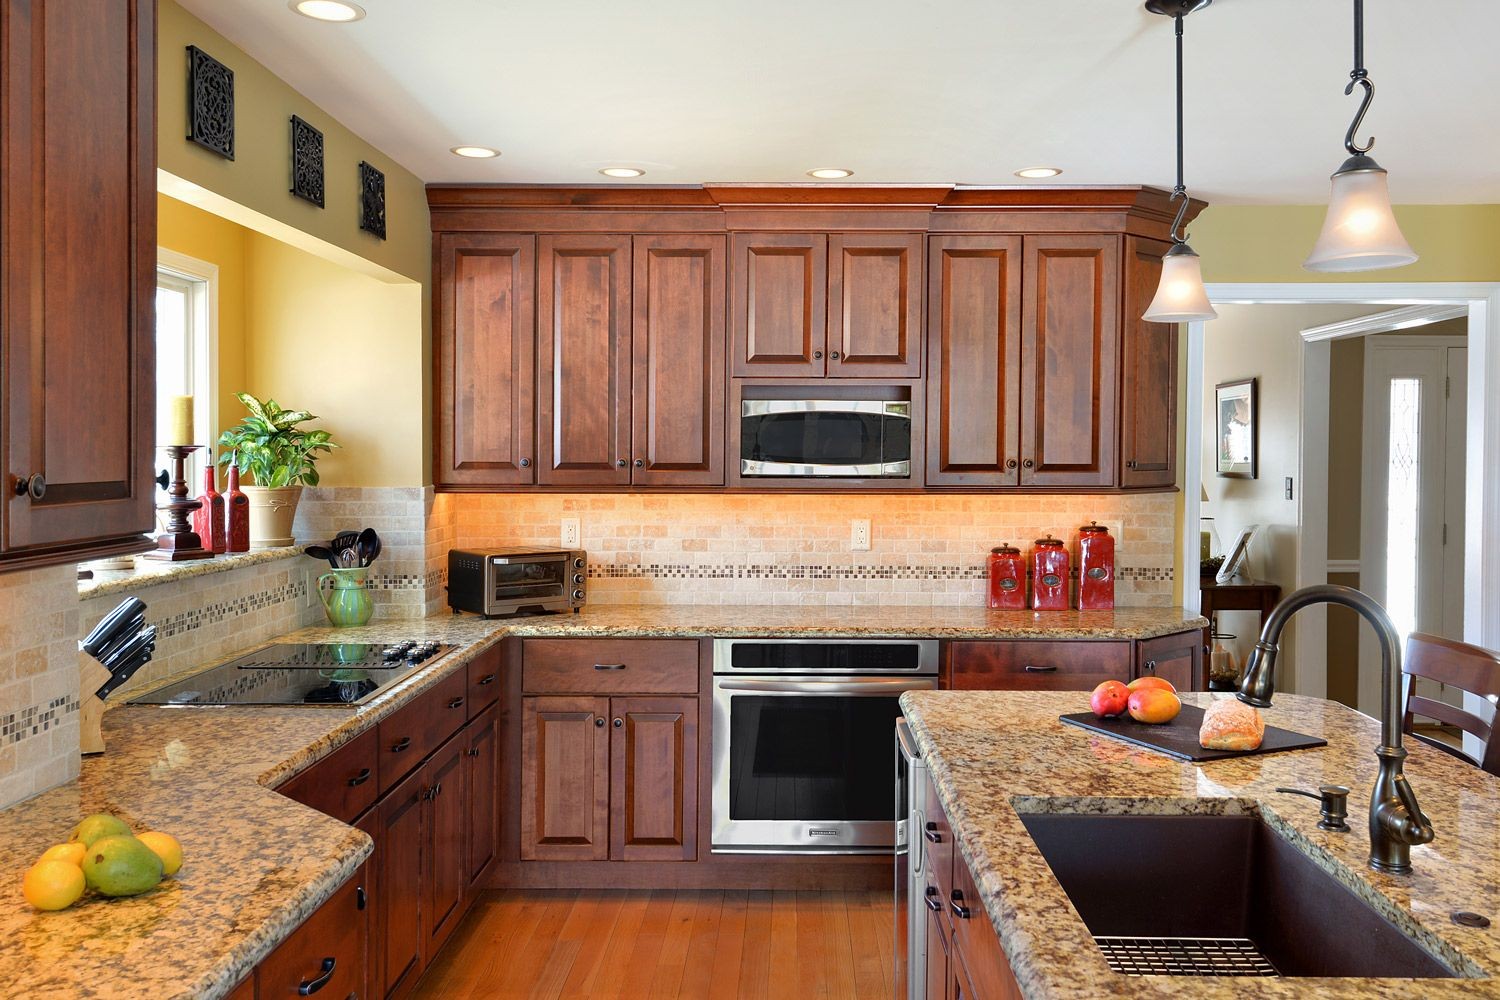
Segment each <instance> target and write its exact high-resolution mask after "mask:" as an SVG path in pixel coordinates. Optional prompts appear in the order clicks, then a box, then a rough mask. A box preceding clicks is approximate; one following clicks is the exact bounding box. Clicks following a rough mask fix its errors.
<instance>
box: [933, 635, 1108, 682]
mask: <svg viewBox="0 0 1500 1000" xmlns="http://www.w3.org/2000/svg"><path fill="white" fill-rule="evenodd" d="M952 667H953V676H952V686H953V687H954V688H955V689H958V690H961V691H985V690H1002V691H1003V690H1012V691H1088V690H1092V689H1093V688H1094V687H1095V686H1097V685H1098V684H1099V683H1100V682H1101V681H1107V680H1117V681H1128V680H1130V643H1128V642H1087V641H1074V642H955V643H954V644H953V647H952Z"/></svg>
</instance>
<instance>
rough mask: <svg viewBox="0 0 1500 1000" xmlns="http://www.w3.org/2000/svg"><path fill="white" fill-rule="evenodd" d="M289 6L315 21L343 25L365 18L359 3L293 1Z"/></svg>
mask: <svg viewBox="0 0 1500 1000" xmlns="http://www.w3.org/2000/svg"><path fill="white" fill-rule="evenodd" d="M287 6H288V7H290V8H291V9H292V10H294V11H296V12H297V13H298V14H301V15H302V16H303V17H310V18H312V19H313V20H315V21H335V22H338V23H341V24H342V23H345V22H348V21H358V20H359V19H360V18H362V17H364V16H365V9H364V8H363V7H361V6H360V5H359V4H357V3H349V2H348V0H292V2H291V3H289V4H287Z"/></svg>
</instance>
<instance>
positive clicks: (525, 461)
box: [521, 458, 531, 469]
mask: <svg viewBox="0 0 1500 1000" xmlns="http://www.w3.org/2000/svg"><path fill="white" fill-rule="evenodd" d="M521 468H523V469H529V468H531V459H529V458H523V459H521Z"/></svg>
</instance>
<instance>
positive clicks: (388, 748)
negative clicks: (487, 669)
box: [379, 670, 469, 795]
mask: <svg viewBox="0 0 1500 1000" xmlns="http://www.w3.org/2000/svg"><path fill="white" fill-rule="evenodd" d="M468 686H469V678H468V675H467V674H466V673H465V672H464V671H462V670H458V671H455V672H454V673H452V674H449V675H448V676H447V677H444V678H443V679H442V680H441V681H439V682H438V683H437V685H436V686H435V687H432V688H430V689H428V690H427V692H426V693H424V694H421V695H418V696H417V698H416V700H415V701H413V702H411V704H409V705H407V706H405V707H404V708H401V709H400V710H398V711H397V712H396V713H395V714H394V715H392V716H390V717H389V718H387V719H382V720H381V722H380V766H379V773H380V792H381V794H382V795H383V794H385V792H386V791H388V790H389V789H391V788H393V787H394V786H395V784H396V783H397V782H398V781H400V780H401V779H402V778H404V777H405V776H406V775H407V773H408V772H410V771H411V769H412V768H414V767H416V766H417V765H418V764H420V763H422V760H423V758H425V757H426V756H427V755H428V754H430V753H432V751H434V750H436V749H437V748H438V747H439V746H440V745H441V744H442V742H443V741H444V740H446V739H447V738H448V737H450V736H452V735H453V734H454V733H456V732H458V728H459V727H460V726H462V725H463V724H464V723H465V722H467V721H468V713H467V712H466V711H465V708H464V706H465V705H467V704H468V701H469V697H468V693H467V692H468Z"/></svg>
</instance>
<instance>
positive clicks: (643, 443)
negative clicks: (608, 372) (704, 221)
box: [629, 234, 726, 486]
mask: <svg viewBox="0 0 1500 1000" xmlns="http://www.w3.org/2000/svg"><path fill="white" fill-rule="evenodd" d="M634 246H635V259H634V267H633V269H632V273H633V284H634V295H633V299H632V309H633V319H632V322H631V327H630V340H631V359H632V360H631V391H630V400H629V402H630V404H631V407H632V418H631V427H632V430H631V443H632V449H633V457H632V460H631V482H632V483H633V484H634V485H637V486H722V485H723V484H724V437H725V435H724V392H725V388H726V381H725V377H724V281H725V278H724V237H722V236H694V235H676V234H674V235H662V236H637V237H636V238H635V244H634Z"/></svg>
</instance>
